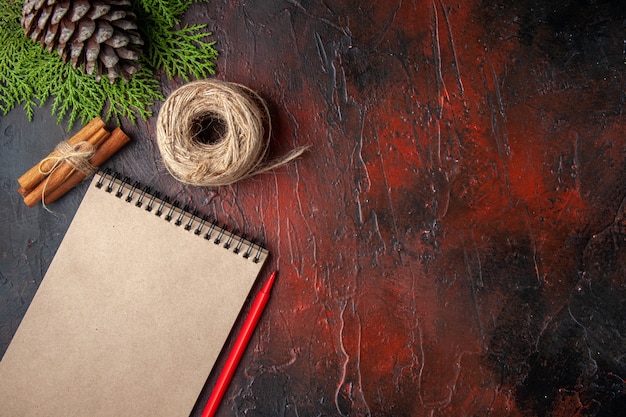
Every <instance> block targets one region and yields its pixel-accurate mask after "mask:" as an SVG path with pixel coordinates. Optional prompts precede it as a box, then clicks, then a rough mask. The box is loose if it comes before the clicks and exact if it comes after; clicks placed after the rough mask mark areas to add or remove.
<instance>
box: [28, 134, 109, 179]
mask: <svg viewBox="0 0 626 417" xmlns="http://www.w3.org/2000/svg"><path fill="white" fill-rule="evenodd" d="M55 150H56V151H57V152H58V155H56V156H48V157H47V158H44V159H43V160H42V161H41V162H40V163H39V173H40V174H42V175H45V176H46V177H49V175H50V174H52V173H53V172H54V171H56V169H57V168H58V167H60V166H61V164H63V163H64V162H65V163H67V164H69V165H70V166H71V167H72V168H74V169H76V170H78V171H80V172H82V173H83V174H85V177H89V176H91V175H93V174H94V173H95V172H96V170H97V168H96V167H94V166H93V165H92V164H91V163H90V162H89V159H90V158H91V157H92V156H93V155H94V154H95V153H96V148H95V146H93V145H92V144H90V143H89V142H85V141H82V142H78V143H77V144H76V145H74V146H72V145H70V143H69V142H68V141H66V140H64V141H62V142H60V143H59V144H58V145H57V146H56V148H55ZM48 161H51V162H53V164H52V165H51V166H50V168H48V169H43V168H42V167H43V165H45V164H46V163H47V162H48Z"/></svg>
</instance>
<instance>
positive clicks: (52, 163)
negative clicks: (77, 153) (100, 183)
mask: <svg viewBox="0 0 626 417" xmlns="http://www.w3.org/2000/svg"><path fill="white" fill-rule="evenodd" d="M129 141H130V138H129V137H128V136H127V135H126V134H125V133H124V132H123V131H122V129H120V128H119V127H118V128H116V129H115V130H114V131H113V133H110V132H109V131H108V130H106V129H105V128H104V122H103V121H102V120H101V119H100V118H99V117H96V118H94V119H93V120H92V121H91V122H90V123H89V124H87V125H86V126H85V127H84V128H83V129H81V130H80V131H79V132H77V133H76V134H75V135H74V136H73V137H72V138H70V139H69V140H68V141H67V143H68V145H69V146H70V147H76V146H78V147H80V146H81V144H83V143H85V146H87V147H88V148H89V149H90V152H89V153H88V154H86V155H85V154H82V155H81V156H82V158H83V159H81V160H82V161H85V159H86V158H89V159H88V162H89V164H90V165H91V167H94V168H97V167H99V166H100V165H102V164H103V163H104V162H105V161H106V160H107V159H109V158H110V157H111V156H112V155H113V154H114V153H115V152H117V151H118V150H119V149H121V148H122V147H123V146H124V145H126V144H127V143H128V142H129ZM93 149H95V151H93ZM92 152H93V153H92ZM90 155H91V156H90ZM74 162H76V161H74ZM89 164H87V165H89ZM91 169H93V168H91ZM84 171H85V172H82V171H81V170H79V169H77V166H76V165H75V164H74V163H72V162H71V161H70V160H69V159H67V160H66V159H64V155H63V153H62V152H60V151H58V150H54V151H53V152H51V153H50V154H49V155H48V156H47V157H46V158H44V159H43V160H42V161H41V162H39V163H38V164H37V165H35V166H34V167H32V168H31V169H30V170H28V171H27V172H26V173H24V175H22V176H21V177H20V178H19V179H18V183H19V184H20V188H19V189H18V191H19V192H20V194H22V196H23V197H24V203H26V205H27V206H29V207H33V206H34V205H36V204H37V203H38V202H39V201H42V202H43V203H44V204H45V203H52V202H53V201H56V200H57V199H58V198H59V197H61V196H62V195H64V194H65V193H67V192H68V191H69V190H71V189H72V188H73V187H74V186H76V185H77V184H78V183H79V182H80V181H82V180H83V179H85V177H86V176H87V175H88V174H89V172H90V169H87V170H84Z"/></svg>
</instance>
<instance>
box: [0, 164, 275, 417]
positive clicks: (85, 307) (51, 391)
mask: <svg viewBox="0 0 626 417" xmlns="http://www.w3.org/2000/svg"><path fill="white" fill-rule="evenodd" d="M216 242H217V243H216ZM267 256H268V252H267V250H265V249H263V248H261V247H260V246H258V245H255V244H253V243H251V242H249V241H247V240H244V239H243V238H241V237H238V236H236V235H234V234H232V233H230V232H229V231H227V230H225V229H222V228H220V227H218V226H216V225H215V224H214V223H210V222H209V221H207V220H206V219H203V218H199V217H197V216H195V215H193V214H190V213H189V212H188V211H185V210H184V209H180V208H178V207H177V205H176V204H175V203H174V204H169V203H168V202H167V199H166V198H164V199H163V200H161V199H160V198H158V195H157V194H156V193H150V191H149V189H146V188H140V187H138V186H137V185H136V184H135V185H134V186H133V185H131V184H130V183H129V182H128V181H124V180H120V179H118V176H117V175H110V174H108V173H107V174H102V173H99V174H96V176H95V177H94V179H93V181H92V183H91V185H90V186H89V188H88V191H87V192H86V194H85V197H84V199H83V201H82V203H81V205H80V207H79V209H78V211H77V212H76V215H75V217H74V219H73V220H72V223H71V225H70V227H69V229H68V231H67V234H66V235H65V237H64V239H63V241H62V243H61V245H60V247H59V249H58V251H57V253H56V255H55V257H54V259H53V261H52V263H51V265H50V267H49V269H48V271H47V273H46V275H45V277H44V279H43V281H42V283H41V285H40V287H39V289H38V291H37V294H36V295H35V297H34V299H33V301H32V303H31V305H30V307H29V309H28V311H27V313H26V315H25V317H24V319H23V320H22V323H21V324H20V326H19V328H18V330H17V332H16V334H15V336H14V338H13V340H12V341H11V344H10V346H9V348H8V349H7V351H6V353H5V355H4V357H3V359H2V361H1V362H0V416H6V417H32V416H46V417H70V416H81V417H83V416H89V417H97V416H107V417H113V416H115V417H118V416H151V417H154V416H167V417H176V416H180V417H187V416H189V414H190V413H191V410H192V408H193V406H194V404H195V402H196V401H197V399H198V396H199V394H200V391H201V389H202V387H203V385H204V384H205V382H206V379H207V377H208V376H209V373H210V372H211V369H212V367H213V365H214V363H215V360H216V359H217V356H218V355H219V353H220V351H221V349H222V347H223V345H224V343H225V341H226V339H227V337H228V335H229V332H230V331H231V328H232V327H233V325H234V323H235V321H236V319H237V317H238V315H239V312H240V311H241V309H242V307H243V304H244V303H245V301H246V298H247V296H248V294H249V292H250V289H251V288H252V285H253V283H254V281H255V279H256V277H257V275H258V273H259V272H260V269H261V266H262V265H263V263H264V261H265V260H266V258H267Z"/></svg>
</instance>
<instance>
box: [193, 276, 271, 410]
mask: <svg viewBox="0 0 626 417" xmlns="http://www.w3.org/2000/svg"><path fill="white" fill-rule="evenodd" d="M276 272H277V271H274V272H272V274H271V275H270V277H269V278H268V280H267V282H266V283H265V285H264V286H263V288H262V289H261V292H260V293H259V295H257V296H256V298H255V299H254V303H253V304H252V307H251V308H250V313H248V317H246V321H245V322H244V323H243V327H242V328H241V331H240V332H239V335H237V340H235V345H234V346H233V349H232V350H231V351H230V354H229V355H228V359H226V364H225V365H224V369H222V373H221V374H220V377H219V378H218V380H217V383H216V384H215V387H214V388H213V392H211V396H210V397H209V400H208V401H207V404H206V406H205V407H204V411H203V412H202V417H213V415H215V412H216V411H217V408H218V407H219V405H220V402H221V401H222V397H224V394H225V393H226V388H228V383H229V382H230V380H231V378H232V377H233V374H234V373H235V369H237V365H238V364H239V360H240V359H241V356H242V355H243V352H244V351H245V350H246V346H247V345H248V342H249V341H250V337H251V336H252V333H254V329H255V327H256V324H257V323H258V321H259V318H260V317H261V314H262V313H263V309H264V308H265V304H267V300H269V298H270V291H271V290H272V285H273V284H274V279H275V278H276Z"/></svg>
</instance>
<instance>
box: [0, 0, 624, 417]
mask: <svg viewBox="0 0 626 417" xmlns="http://www.w3.org/2000/svg"><path fill="white" fill-rule="evenodd" d="M625 9H626V6H624V5H623V3H622V2H621V1H617V0H616V1H582V0H581V1H555V0H548V1H538V0H525V1H519V2H515V1H508V2H507V1H496V2H480V1H477V0H476V1H473V0H468V1H458V2H444V1H422V0H418V1H412V2H408V1H404V2H402V1H397V2H390V1H386V2H381V1H375V0H368V1H360V2H352V1H331V2H309V1H301V2H299V1H264V2H240V1H225V0H219V1H218V0H212V1H211V3H208V4H201V5H194V6H193V7H192V12H191V13H189V14H188V16H187V18H186V21H187V22H189V23H192V22H204V23H208V24H209V27H210V28H211V30H213V31H214V39H215V40H216V41H217V44H216V47H217V49H218V50H219V51H220V54H221V55H220V58H219V61H218V75H217V76H218V77H219V78H222V79H226V80H229V81H236V82H240V83H243V84H246V85H248V86H249V87H251V88H253V89H255V90H256V91H258V92H259V93H260V94H261V95H262V96H263V97H264V98H265V99H266V100H267V101H268V103H269V105H270V108H271V113H272V125H273V129H274V131H273V138H272V141H273V142H272V154H273V155H274V156H279V155H281V154H284V153H285V152H287V151H288V150H290V149H291V148H293V147H295V146H301V145H310V150H309V152H308V153H307V154H306V155H305V156H304V157H302V158H301V159H300V160H299V161H298V162H297V163H295V164H292V165H290V166H288V167H285V168H281V169H278V170H276V171H275V172H273V173H271V174H266V175H262V176H259V177H255V178H253V179H252V180H248V181H244V182H241V183H238V184H236V185H234V186H231V187H223V188H220V189H213V190H211V189H205V188H194V187H187V186H183V185H182V184H180V183H177V182H176V181H175V180H173V179H172V178H171V177H170V176H169V175H168V174H167V173H166V171H165V169H164V168H163V166H162V163H161V162H160V157H159V155H158V151H157V149H156V146H155V143H154V139H153V137H154V125H155V119H154V118H153V119H150V120H148V121H147V122H140V123H139V124H138V125H137V126H131V125H129V124H126V123H125V124H124V128H125V129H126V130H127V131H128V132H130V133H131V135H132V136H133V137H134V142H133V143H132V144H131V145H129V146H128V147H127V148H126V149H124V150H123V151H122V152H121V153H120V154H119V155H117V156H116V157H115V158H114V159H113V160H111V162H110V163H109V164H108V166H110V167H112V168H115V169H117V170H119V171H121V172H123V173H124V174H126V175H130V176H131V177H133V178H135V179H137V180H140V181H142V182H144V183H149V184H151V185H153V186H155V188H157V189H159V190H161V191H164V192H166V193H169V194H172V195H175V196H176V197H177V198H179V199H181V200H184V201H185V203H189V204H191V205H192V206H195V207H197V208H198V209H199V211H200V212H202V213H205V214H211V215H214V216H215V217H216V218H218V219H219V220H221V221H223V222H224V223H226V224H228V225H230V226H231V227H232V228H234V229H238V230H240V231H244V232H245V233H246V234H247V235H249V236H256V237H257V238H259V239H261V240H263V241H265V242H266V245H267V247H268V248H269V250H270V252H271V254H272V257H271V259H270V265H268V267H267V268H266V269H265V270H264V272H263V277H266V276H267V275H268V274H269V272H270V271H271V270H272V269H274V268H278V269H279V271H280V274H279V278H278V281H277V284H276V286H275V288H274V292H273V296H272V299H271V300H270V303H269V305H268V309H267V310H266V313H265V314H264V316H263V318H262V320H261V323H260V327H259V328H258V330H257V332H256V333H255V335H254V337H253V339H252V342H251V346H250V347H249V349H248V350H247V353H246V355H245V356H244V358H243V362H242V365H241V367H240V368H239V370H238V372H237V374H236V376H235V379H234V380H233V382H232V384H231V387H230V389H229V391H228V393H227V395H226V399H225V401H224V403H223V405H222V407H221V409H220V413H219V415H222V416H227V415H240V416H243V415H246V416H322V415H325V416H341V415H345V416H367V415H371V416H450V417H454V416H488V415H490V416H548V415H549V416H555V417H564V416H620V415H624V413H625V411H624V410H626V384H625V382H624V378H626V356H625V355H626V308H625V307H624V300H625V299H626V298H625V296H626V220H625V216H626V207H625V205H626V181H625V180H626V161H625V160H626V156H625V155H626V140H625V134H626V131H625V130H626V129H625V125H624V119H623V110H624V102H625V97H626V96H625V93H624V92H625V89H624V88H625V81H626V78H625V75H626V64H625V60H626V56H625V53H624V47H625V44H626V12H625ZM163 82H164V88H165V90H166V93H169V92H171V91H173V90H174V89H175V88H176V87H178V86H179V85H181V83H182V82H181V81H167V80H165V78H164V79H163ZM48 110H49V109H48V108H44V109H42V110H41V111H40V112H38V113H37V114H36V115H35V120H34V121H33V122H32V123H31V122H27V121H26V120H24V116H23V114H21V112H20V111H19V110H16V111H14V112H12V113H11V114H10V115H9V116H8V117H4V118H2V119H1V120H0V134H1V135H2V136H1V137H0V139H1V140H2V144H1V146H2V155H1V158H2V160H3V161H2V167H1V168H0V173H1V181H2V187H1V192H2V199H1V200H2V201H0V207H1V211H2V212H3V213H4V214H3V217H4V219H3V220H2V224H1V225H0V231H1V232H2V236H1V239H0V250H1V253H0V255H1V257H0V274H1V275H0V300H1V301H2V302H1V304H0V342H1V344H0V347H1V348H2V352H3V351H4V350H5V349H6V347H7V346H8V343H9V342H10V338H11V337H12V335H13V333H14V332H15V330H16V329H17V326H18V324H19V320H21V317H22V316H23V314H24V312H25V311H26V308H27V306H28V304H29V303H30V300H31V299H32V296H33V295H34V292H35V291H36V288H37V286H38V284H39V282H40V281H41V279H42V277H43V275H44V273H45V269H46V268H47V266H48V264H49V262H50V260H51V259H52V256H53V254H54V251H55V250H56V247H58V244H59V242H60V239H61V237H62V235H63V233H64V231H65V229H66V228H67V226H68V224H69V219H71V216H72V215H73V212H74V211H75V209H76V207H77V206H78V203H79V201H80V199H81V197H82V192H83V189H82V188H78V189H77V190H75V191H73V192H72V193H71V194H70V195H68V196H66V197H65V198H64V200H63V201H61V202H59V203H58V204H56V205H53V206H52V207H51V209H52V210H53V211H54V212H55V213H48V212H46V211H44V210H43V209H41V208H35V209H27V208H25V206H24V207H23V206H22V205H21V201H20V200H19V198H18V197H19V196H18V195H17V193H16V191H15V188H16V187H15V178H17V177H18V176H19V175H20V174H21V173H22V172H24V171H25V170H26V169H27V168H29V167H30V166H32V165H33V164H34V163H36V162H37V161H38V160H39V159H41V157H42V156H44V155H45V154H46V153H47V152H48V151H49V150H50V149H52V148H53V147H54V144H56V143H57V142H58V141H59V139H60V138H64V135H65V136H67V134H66V133H64V131H63V127H56V128H55V127H54V120H53V118H52V117H51V116H49V111H48ZM155 110H157V111H158V106H157V108H156V109H155ZM44 133H45V134H44ZM82 187H84V185H83V186H82ZM175 250H176V248H173V251H174V252H175ZM233 279H234V277H233ZM181 285H183V284H181ZM215 380H216V375H212V376H211V377H210V378H209V382H208V384H207V387H206V390H205V391H206V392H204V393H203V395H202V397H201V399H200V400H199V403H198V406H197V407H196V413H195V414H194V415H199V412H200V410H201V408H202V402H203V401H205V400H206V397H207V396H208V392H209V390H210V388H211V386H212V384H213V383H214V382H215Z"/></svg>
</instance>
